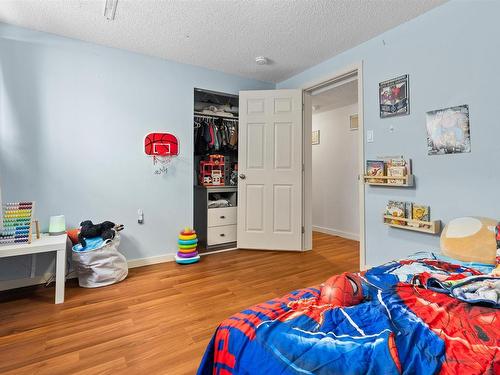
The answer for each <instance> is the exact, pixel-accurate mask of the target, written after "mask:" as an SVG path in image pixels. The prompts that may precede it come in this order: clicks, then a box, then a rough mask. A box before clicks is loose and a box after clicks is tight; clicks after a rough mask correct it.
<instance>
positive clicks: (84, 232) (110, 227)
mask: <svg viewBox="0 0 500 375" xmlns="http://www.w3.org/2000/svg"><path fill="white" fill-rule="evenodd" d="M80 227H81V228H80V233H78V242H80V244H81V245H82V247H85V246H87V242H85V238H93V237H102V239H103V240H104V241H106V240H112V239H113V238H115V234H116V232H119V231H121V230H122V229H123V225H122V224H115V223H112V222H111V221H103V222H102V223H100V224H94V223H92V221H91V220H85V221H82V222H81V223H80Z"/></svg>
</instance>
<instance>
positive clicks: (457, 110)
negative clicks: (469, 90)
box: [426, 105, 470, 155]
mask: <svg viewBox="0 0 500 375" xmlns="http://www.w3.org/2000/svg"><path fill="white" fill-rule="evenodd" d="M426 127H427V151H428V154H429V155H444V154H457V153H463V152H470V124H469V106H468V105H460V106H457V107H449V108H444V109H437V110H435V111H430V112H427V114H426Z"/></svg>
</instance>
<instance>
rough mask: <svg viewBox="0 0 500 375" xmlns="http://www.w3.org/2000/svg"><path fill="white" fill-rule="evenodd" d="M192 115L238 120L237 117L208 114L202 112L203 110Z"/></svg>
mask: <svg viewBox="0 0 500 375" xmlns="http://www.w3.org/2000/svg"><path fill="white" fill-rule="evenodd" d="M194 116H195V117H208V118H223V119H227V120H236V121H238V117H231V116H223V115H209V114H207V113H203V112H195V113H194Z"/></svg>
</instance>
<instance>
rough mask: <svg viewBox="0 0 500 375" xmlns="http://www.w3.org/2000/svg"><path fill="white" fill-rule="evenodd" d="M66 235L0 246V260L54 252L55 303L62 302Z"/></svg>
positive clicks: (42, 237) (64, 278)
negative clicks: (28, 242)
mask: <svg viewBox="0 0 500 375" xmlns="http://www.w3.org/2000/svg"><path fill="white" fill-rule="evenodd" d="M66 238H67V235H66V234H62V235H60V236H48V235H45V236H43V235H42V236H41V237H40V239H38V240H37V239H36V238H33V240H32V242H31V243H30V244H25V243H23V244H12V245H2V246H0V258H5V257H13V256H17V255H28V254H38V253H48V252H51V251H55V252H56V298H55V303H63V302H64V283H65V281H66Z"/></svg>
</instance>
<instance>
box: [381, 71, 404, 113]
mask: <svg viewBox="0 0 500 375" xmlns="http://www.w3.org/2000/svg"><path fill="white" fill-rule="evenodd" d="M409 89H410V87H409V78H408V74H405V75H404V76H400V77H397V78H394V79H390V80H388V81H384V82H380V83H379V85H378V95H379V104H380V118H387V117H394V116H403V115H408V114H410V96H409Z"/></svg>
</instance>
